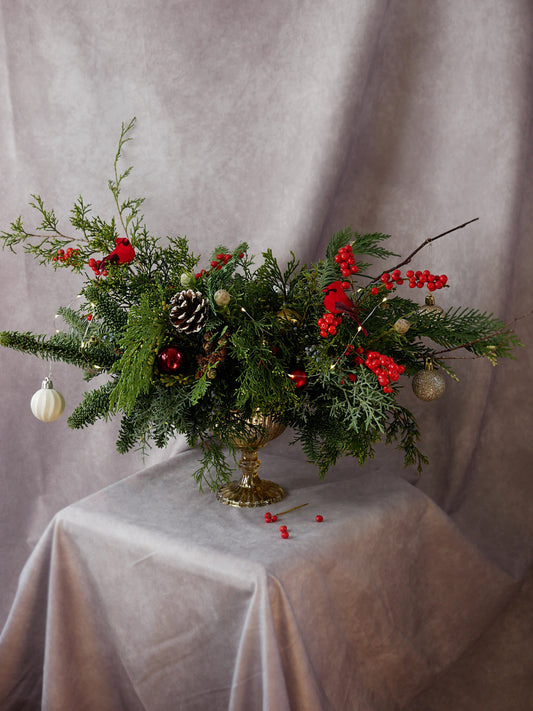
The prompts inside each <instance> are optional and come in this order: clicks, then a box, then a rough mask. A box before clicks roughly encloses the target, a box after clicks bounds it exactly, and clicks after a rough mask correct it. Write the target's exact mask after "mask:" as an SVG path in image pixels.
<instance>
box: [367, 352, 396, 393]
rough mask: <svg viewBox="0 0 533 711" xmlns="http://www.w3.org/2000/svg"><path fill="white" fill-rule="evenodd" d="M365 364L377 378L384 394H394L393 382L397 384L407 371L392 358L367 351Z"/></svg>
mask: <svg viewBox="0 0 533 711" xmlns="http://www.w3.org/2000/svg"><path fill="white" fill-rule="evenodd" d="M364 363H365V365H366V366H367V368H369V369H370V370H371V371H372V372H373V373H374V375H376V376H377V379H378V383H379V384H380V385H381V386H382V388H383V392H384V393H391V392H392V385H391V382H392V383H395V382H396V381H397V380H398V378H399V377H400V375H401V374H402V373H403V372H404V371H405V367H404V366H403V365H398V364H397V363H395V362H394V360H393V359H392V358H391V357H390V356H386V355H383V354H382V353H377V352H376V351H367V353H366V358H365V361H364Z"/></svg>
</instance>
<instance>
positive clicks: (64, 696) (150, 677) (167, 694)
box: [0, 453, 514, 711]
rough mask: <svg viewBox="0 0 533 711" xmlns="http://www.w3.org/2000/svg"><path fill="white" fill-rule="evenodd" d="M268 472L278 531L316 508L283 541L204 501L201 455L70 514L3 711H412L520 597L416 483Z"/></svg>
mask: <svg viewBox="0 0 533 711" xmlns="http://www.w3.org/2000/svg"><path fill="white" fill-rule="evenodd" d="M261 458H262V460H263V466H262V467H261V473H262V475H263V476H264V477H265V478H271V479H274V480H275V481H277V482H278V483H281V484H282V485H284V486H286V487H287V489H288V492H289V493H288V496H287V498H286V499H285V500H284V501H282V502H281V503H280V504H278V505H276V506H272V507H270V510H271V511H272V513H275V512H276V511H283V510H285V509H288V508H291V507H293V506H297V505H299V504H303V503H307V504H309V505H308V506H305V507H303V508H300V509H298V510H295V511H292V512H290V513H288V514H286V515H284V516H282V517H281V518H280V521H279V522H278V523H276V524H267V523H265V522H264V511H265V510H264V509H261V508H258V509H252V510H241V509H234V508H231V507H227V506H225V505H223V504H220V503H218V502H217V501H216V499H215V497H214V496H213V495H212V494H211V493H203V494H202V493H200V492H198V491H197V489H196V486H195V483H194V481H193V480H191V478H190V473H191V472H192V471H193V470H194V468H195V467H196V460H195V455H194V454H193V453H186V454H184V455H181V456H179V457H177V458H174V459H173V460H172V461H170V462H169V463H167V464H165V465H158V466H157V467H153V468H151V469H146V470H145V471H143V472H141V473H139V474H137V475H134V476H132V477H129V478H128V479H125V480H124V481H122V482H120V483H118V484H115V485H113V486H110V487H108V488H106V489H103V490H102V491H100V492H99V493H97V494H95V495H93V496H91V497H89V498H86V499H84V500H82V501H80V502H78V503H76V504H74V505H72V506H69V507H67V508H65V509H64V510H62V511H61V512H60V513H59V514H57V515H56V516H55V518H54V519H53V520H52V522H51V523H50V525H49V527H48V528H47V530H46V532H45V533H44V535H43V536H42V538H41V540H40V542H39V544H38V545H37V547H36V549H35V551H34V553H33V554H32V556H31V557H30V559H29V561H28V563H27V565H26V567H25V569H24V571H23V573H22V575H21V578H20V583H19V588H18V592H17V595H16V598H15V600H14V603H13V606H12V609H11V613H10V615H9V618H8V621H7V624H6V626H5V628H4V631H3V633H2V636H1V638H0V708H1V709H3V711H11V710H14V709H17V711H19V710H21V709H38V708H41V704H42V708H43V709H47V710H49V711H73V710H74V709H76V711H80V710H83V709H91V710H93V709H94V711H108V710H109V711H119V710H120V709H124V710H127V711H137V709H143V710H144V709H145V710H149V711H178V710H181V709H184V710H185V709H186V710H187V711H189V710H190V711H193V710H198V711H207V710H209V711H216V710H218V709H232V710H234V711H237V710H239V711H254V710H255V709H265V710H266V709H268V710H272V711H274V710H275V711H284V710H287V711H288V710H289V709H292V710H293V711H294V710H295V709H296V710H302V711H324V710H327V709H336V710H339V711H346V710H347V709H349V710H350V711H358V710H361V711H363V710H364V711H369V710H373V711H384V710H388V709H400V708H402V707H403V706H405V705H406V704H407V703H408V701H409V700H410V699H411V698H412V697H413V696H414V695H415V694H416V693H417V692H419V691H420V690H421V689H422V688H423V687H425V686H427V685H428V684H430V683H431V681H432V679H434V677H435V676H436V675H437V674H438V673H439V672H440V671H441V670H442V669H444V668H445V667H446V666H447V665H448V664H450V663H451V662H452V661H454V660H455V659H456V658H457V657H458V656H459V655H460V654H461V653H462V652H463V651H464V650H465V649H466V648H467V647H468V645H469V644H470V643H471V642H472V641H473V640H474V639H476V638H477V636H478V635H479V634H480V632H481V631H482V630H483V628H484V627H485V625H486V624H487V623H488V621H489V620H491V619H492V618H493V616H494V615H495V614H496V612H497V611H498V610H499V609H501V607H502V605H503V604H504V603H505V601H506V599H507V598H508V597H509V594H510V593H511V592H512V591H513V587H514V582H513V580H512V579H510V578H509V577H507V576H506V575H505V574H504V573H502V572H501V571H500V570H499V569H497V568H496V567H494V566H493V565H492V564H491V563H490V562H489V561H488V560H487V559H486V558H484V557H483V556H482V555H481V553H480V552H479V551H478V550H477V549H476V548H475V547H474V546H473V545H472V544H471V543H470V542H469V541H468V540H466V539H465V537H464V536H463V535H462V534H461V533H460V532H459V530H458V529H457V528H456V527H455V526H454V524H453V523H452V522H451V521H450V519H449V518H448V517H447V516H446V515H445V514H444V513H443V512H442V511H441V510H440V509H439V508H438V507H437V506H436V505H435V504H434V503H432V502H431V501H430V500H429V499H428V498H427V497H426V496H425V495H424V494H423V493H421V492H420V491H419V490H417V489H416V488H415V487H413V486H411V485H410V484H408V483H407V482H405V481H404V480H402V479H400V478H398V477H395V476H392V475H390V474H386V473H383V472H380V471H372V470H371V469H369V470H366V469H365V470H361V469H358V468H356V467H355V466H354V467H353V468H352V467H348V468H346V467H345V468H344V470H341V469H339V470H334V471H333V472H331V473H330V475H328V477H326V479H325V480H324V481H320V480H318V479H317V477H316V475H315V474H314V471H313V470H312V468H310V467H309V466H308V465H307V464H305V463H303V462H298V461H292V460H290V459H287V458H283V457H279V456H272V455H270V456H269V455H268V454H267V453H265V454H263V455H262V457H261ZM316 514H322V516H323V517H324V521H323V522H322V523H317V522H316V521H315V515H316ZM280 524H285V525H287V526H288V529H289V532H290V538H289V539H287V540H284V539H282V538H281V537H280V532H279V525H280Z"/></svg>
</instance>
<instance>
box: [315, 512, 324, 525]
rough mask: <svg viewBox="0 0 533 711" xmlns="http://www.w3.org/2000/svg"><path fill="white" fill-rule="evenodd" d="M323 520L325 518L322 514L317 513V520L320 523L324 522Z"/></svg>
mask: <svg viewBox="0 0 533 711" xmlns="http://www.w3.org/2000/svg"><path fill="white" fill-rule="evenodd" d="M323 520H324V517H323V516H321V515H320V514H317V515H316V516H315V521H318V522H319V523H322V521H323Z"/></svg>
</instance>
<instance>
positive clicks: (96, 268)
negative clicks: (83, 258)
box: [88, 257, 107, 276]
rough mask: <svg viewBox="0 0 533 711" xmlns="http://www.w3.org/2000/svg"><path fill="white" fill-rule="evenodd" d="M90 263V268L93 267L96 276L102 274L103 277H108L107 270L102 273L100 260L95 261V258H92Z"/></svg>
mask: <svg viewBox="0 0 533 711" xmlns="http://www.w3.org/2000/svg"><path fill="white" fill-rule="evenodd" d="M88 263H89V266H90V267H91V269H92V270H93V272H94V273H95V274H96V276H100V274H101V275H102V276H107V271H106V270H105V269H104V270H103V271H102V272H101V271H100V264H101V262H99V261H98V260H96V259H93V257H91V258H90V259H89V262H88Z"/></svg>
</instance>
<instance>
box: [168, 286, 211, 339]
mask: <svg viewBox="0 0 533 711" xmlns="http://www.w3.org/2000/svg"><path fill="white" fill-rule="evenodd" d="M208 305H209V302H208V300H207V299H204V297H203V296H202V295H201V293H200V292H199V291H193V290H192V289H187V290H184V291H178V293H177V294H174V296H173V297H172V299H171V300H170V321H171V323H172V325H173V326H174V328H176V329H177V330H178V331H183V332H184V333H198V331H199V330H200V329H201V328H202V326H203V325H204V322H205V320H206V318H207V307H208Z"/></svg>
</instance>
